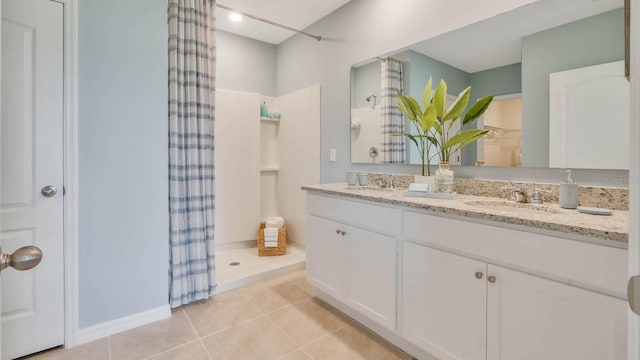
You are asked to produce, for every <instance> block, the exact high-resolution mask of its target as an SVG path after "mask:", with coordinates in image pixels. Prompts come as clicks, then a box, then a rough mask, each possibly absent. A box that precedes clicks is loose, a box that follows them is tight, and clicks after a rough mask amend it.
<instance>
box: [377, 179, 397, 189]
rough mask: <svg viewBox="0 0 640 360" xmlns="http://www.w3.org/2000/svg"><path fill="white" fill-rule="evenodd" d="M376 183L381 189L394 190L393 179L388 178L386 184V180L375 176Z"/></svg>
mask: <svg viewBox="0 0 640 360" xmlns="http://www.w3.org/2000/svg"><path fill="white" fill-rule="evenodd" d="M376 182H377V183H378V186H379V187H381V188H383V189H395V188H396V186H395V181H394V180H393V178H392V177H391V178H389V181H388V182H387V180H385V178H383V177H382V176H377V177H376Z"/></svg>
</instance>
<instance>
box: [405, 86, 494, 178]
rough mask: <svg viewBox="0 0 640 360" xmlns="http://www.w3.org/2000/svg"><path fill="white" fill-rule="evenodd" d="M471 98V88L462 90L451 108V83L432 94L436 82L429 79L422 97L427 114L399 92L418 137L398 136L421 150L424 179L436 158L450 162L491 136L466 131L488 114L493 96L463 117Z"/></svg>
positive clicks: (407, 134)
mask: <svg viewBox="0 0 640 360" xmlns="http://www.w3.org/2000/svg"><path fill="white" fill-rule="evenodd" d="M470 97H471V86H469V87H467V88H466V89H464V90H462V92H460V94H459V95H458V97H457V98H456V100H455V101H454V102H453V103H452V104H451V105H450V106H449V107H447V83H446V82H445V81H444V80H440V84H438V87H437V88H436V89H435V91H432V81H431V78H429V81H428V82H427V85H426V86H425V88H424V92H423V95H422V103H423V105H424V110H423V108H422V107H421V106H420V104H418V101H416V100H415V99H414V98H412V97H410V96H405V95H402V93H401V92H400V91H398V106H399V107H400V110H402V112H403V113H404V114H405V115H406V116H407V118H408V119H409V120H411V123H412V124H413V125H414V128H415V130H416V133H415V134H411V133H404V134H397V135H400V136H406V137H407V138H408V139H409V140H411V141H412V142H413V143H414V144H415V145H416V147H417V148H418V152H419V154H420V157H421V160H422V175H423V176H425V167H426V170H427V171H426V174H427V175H428V176H431V169H430V168H429V163H430V162H431V160H432V159H433V158H434V157H436V156H439V157H440V161H441V162H449V158H450V157H451V154H452V153H455V152H456V151H458V150H460V149H462V148H463V147H465V146H467V145H469V144H471V143H473V142H475V141H476V140H478V139H480V138H481V137H483V136H484V135H485V134H487V132H488V131H487V130H484V129H466V130H465V129H464V126H465V125H467V124H468V123H469V122H471V121H473V120H475V119H477V118H478V117H480V116H481V115H482V114H483V113H484V112H485V111H486V110H487V108H488V107H489V104H490V103H491V101H492V100H493V95H489V96H485V97H483V98H481V99H479V100H478V101H477V102H476V103H475V104H474V105H473V106H471V108H469V110H468V111H467V112H466V114H465V115H464V117H463V116H462V114H463V113H464V112H465V110H466V108H467V105H468V104H469V99H470ZM458 121H462V124H461V126H460V127H459V130H458V131H456V132H455V133H450V131H451V128H452V127H453V125H455V123H456V122H458ZM432 146H433V149H432ZM434 150H435V151H434ZM432 152H433V154H432Z"/></svg>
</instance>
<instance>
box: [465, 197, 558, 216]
mask: <svg viewBox="0 0 640 360" xmlns="http://www.w3.org/2000/svg"><path fill="white" fill-rule="evenodd" d="M464 203H465V205H470V206H477V207H482V208H492V209H496V210H502V211H511V212H528V213H532V212H533V213H540V212H545V213H549V214H561V213H562V212H561V211H560V209H555V208H552V207H549V206H545V205H539V204H531V203H519V202H513V201H506V200H471V201H465V202H464Z"/></svg>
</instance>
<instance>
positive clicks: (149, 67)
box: [78, 0, 169, 328]
mask: <svg viewBox="0 0 640 360" xmlns="http://www.w3.org/2000/svg"><path fill="white" fill-rule="evenodd" d="M166 7H167V5H166V2H165V1H156V0H137V1H125V0H111V1H104V0H82V1H79V2H78V21H79V24H78V37H79V38H78V41H79V44H78V62H79V74H78V76H79V80H78V100H79V129H78V131H79V145H78V147H79V148H78V154H79V192H80V194H79V209H78V212H79V269H78V274H79V298H80V304H79V312H80V313H79V315H80V319H79V321H80V327H81V328H83V327H87V326H91V325H95V324H98V323H101V322H105V321H109V320H113V319H117V318H120V317H124V316H128V315H131V314H135V313H139V312H142V311H145V310H149V309H153V308H156V307H159V306H163V305H166V304H167V303H168V301H167V298H168V295H167V294H168V289H167V283H168V280H167V271H168V229H169V220H168V200H167V198H168V196H167V191H168V190H167V189H168V172H167V158H168V151H167V131H168V130H167V126H168V125H167V18H166V13H167V9H166Z"/></svg>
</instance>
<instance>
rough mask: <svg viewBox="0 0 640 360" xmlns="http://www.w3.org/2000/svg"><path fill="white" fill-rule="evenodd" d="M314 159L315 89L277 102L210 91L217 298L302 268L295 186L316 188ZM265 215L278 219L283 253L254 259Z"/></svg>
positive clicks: (300, 208)
mask: <svg viewBox="0 0 640 360" xmlns="http://www.w3.org/2000/svg"><path fill="white" fill-rule="evenodd" d="M264 103H266V106H267V108H268V109H269V112H268V116H260V105H261V104H264ZM319 159H320V87H319V86H313V87H309V88H306V89H303V90H300V91H296V92H293V93H290V94H287V95H283V96H279V97H269V96H262V95H260V94H257V93H249V92H239V91H230V90H224V89H217V90H216V129H215V178H216V181H215V194H216V195H215V203H216V210H215V219H214V226H215V227H214V242H215V266H216V271H215V273H216V283H217V288H216V292H223V291H227V290H230V289H233V288H236V287H239V286H243V285H246V284H249V283H251V282H255V281H259V280H262V279H265V278H268V277H272V276H276V275H279V274H282V273H285V272H288V271H292V270H295V269H302V268H304V266H305V259H306V254H305V246H306V218H305V215H304V214H305V210H306V197H305V193H304V191H303V190H302V189H301V186H302V185H305V184H316V183H319V182H320V170H319V169H320V160H319ZM270 216H282V217H284V219H285V223H286V226H287V254H286V255H281V256H265V257H260V256H258V250H257V240H256V238H257V231H258V227H259V225H260V221H262V220H263V219H265V218H267V217H270Z"/></svg>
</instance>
